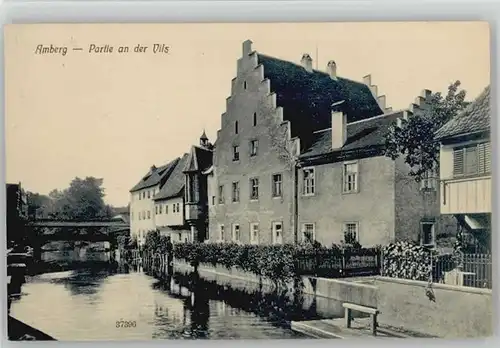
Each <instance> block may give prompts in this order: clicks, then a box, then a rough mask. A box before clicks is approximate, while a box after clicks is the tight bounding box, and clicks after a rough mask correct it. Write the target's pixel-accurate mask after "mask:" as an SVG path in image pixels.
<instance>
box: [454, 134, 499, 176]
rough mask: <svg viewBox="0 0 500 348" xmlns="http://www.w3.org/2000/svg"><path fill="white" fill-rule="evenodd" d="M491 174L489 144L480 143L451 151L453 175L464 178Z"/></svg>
mask: <svg viewBox="0 0 500 348" xmlns="http://www.w3.org/2000/svg"><path fill="white" fill-rule="evenodd" d="M490 172H491V143H490V142H486V143H480V144H474V145H470V146H464V147H459V148H455V149H454V150H453V175H454V176H464V175H474V174H486V173H490Z"/></svg>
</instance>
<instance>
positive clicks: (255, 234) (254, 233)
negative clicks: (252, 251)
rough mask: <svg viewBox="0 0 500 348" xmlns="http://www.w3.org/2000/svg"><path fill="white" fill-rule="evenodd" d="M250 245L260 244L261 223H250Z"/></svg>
mask: <svg viewBox="0 0 500 348" xmlns="http://www.w3.org/2000/svg"><path fill="white" fill-rule="evenodd" d="M250 244H259V223H258V222H251V223H250Z"/></svg>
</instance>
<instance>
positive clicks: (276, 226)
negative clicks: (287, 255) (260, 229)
mask: <svg viewBox="0 0 500 348" xmlns="http://www.w3.org/2000/svg"><path fill="white" fill-rule="evenodd" d="M272 233H273V244H282V243H283V224H282V223H281V222H273V225H272Z"/></svg>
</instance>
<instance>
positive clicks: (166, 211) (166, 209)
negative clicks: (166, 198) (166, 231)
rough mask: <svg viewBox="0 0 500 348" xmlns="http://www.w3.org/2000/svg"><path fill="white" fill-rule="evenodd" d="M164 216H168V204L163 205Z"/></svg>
mask: <svg viewBox="0 0 500 348" xmlns="http://www.w3.org/2000/svg"><path fill="white" fill-rule="evenodd" d="M165 214H168V204H165Z"/></svg>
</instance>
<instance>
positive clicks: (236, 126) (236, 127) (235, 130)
mask: <svg viewBox="0 0 500 348" xmlns="http://www.w3.org/2000/svg"><path fill="white" fill-rule="evenodd" d="M234 134H238V121H236V122H234Z"/></svg>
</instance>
